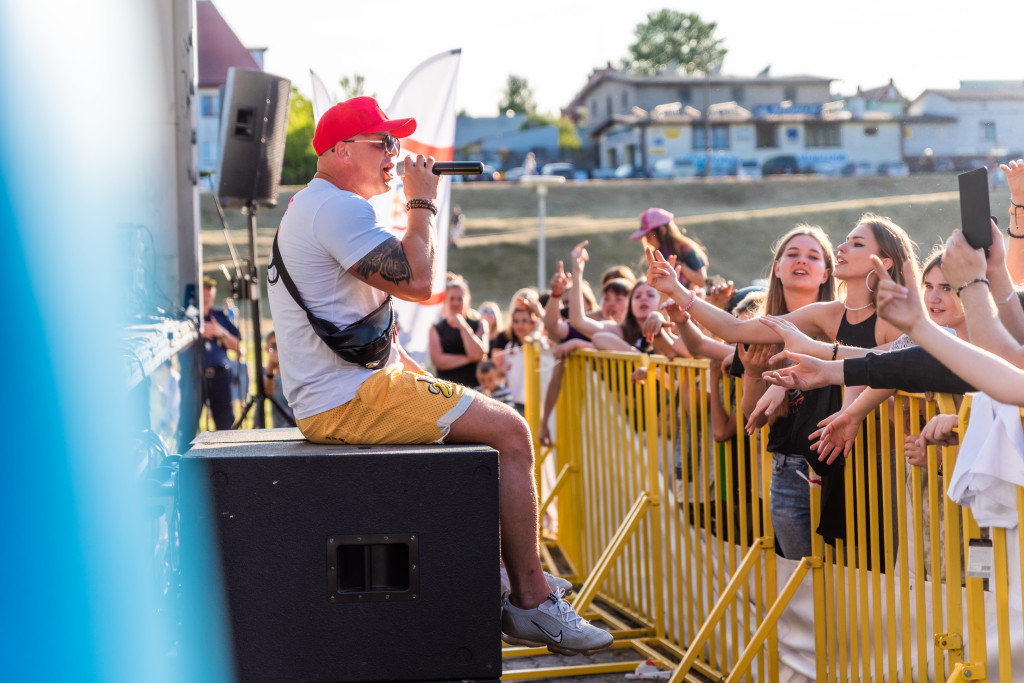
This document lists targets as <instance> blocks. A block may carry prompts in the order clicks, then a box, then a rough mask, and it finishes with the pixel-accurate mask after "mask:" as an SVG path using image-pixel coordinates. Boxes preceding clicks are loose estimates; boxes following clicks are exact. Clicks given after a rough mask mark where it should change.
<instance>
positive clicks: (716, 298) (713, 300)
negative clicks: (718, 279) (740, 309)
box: [706, 280, 736, 311]
mask: <svg viewBox="0 0 1024 683" xmlns="http://www.w3.org/2000/svg"><path fill="white" fill-rule="evenodd" d="M735 293H736V289H735V287H733V282H732V280H729V281H728V282H726V283H725V284H722V285H715V286H714V287H712V288H711V289H710V290H709V291H708V295H707V297H706V298H707V302H708V303H710V304H714V305H715V306H717V307H718V308H721V309H722V310H723V311H724V310H725V307H726V306H728V305H729V299H731V298H732V295H733V294H735Z"/></svg>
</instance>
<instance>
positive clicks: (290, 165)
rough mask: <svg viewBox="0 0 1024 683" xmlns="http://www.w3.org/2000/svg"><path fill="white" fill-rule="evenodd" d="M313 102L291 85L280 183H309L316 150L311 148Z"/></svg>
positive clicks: (313, 169) (314, 126)
mask: <svg viewBox="0 0 1024 683" xmlns="http://www.w3.org/2000/svg"><path fill="white" fill-rule="evenodd" d="M315 129H316V124H315V123H314V121H313V102H312V101H311V100H309V99H307V98H305V97H303V96H302V93H300V92H299V89H298V88H296V87H295V86H292V94H291V97H290V98H289V99H288V133H287V136H286V137H285V141H284V164H283V166H282V167H281V183H282V184H284V185H301V184H304V183H308V182H309V180H310V178H312V177H313V174H314V173H316V152H314V151H313V131H314V130H315Z"/></svg>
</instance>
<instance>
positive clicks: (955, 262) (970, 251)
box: [942, 230, 1003, 289]
mask: <svg viewBox="0 0 1024 683" xmlns="http://www.w3.org/2000/svg"><path fill="white" fill-rule="evenodd" d="M998 241H999V244H1000V249H1002V242H1003V238H1002V236H999V240H998ZM993 244H995V242H993ZM987 268H988V264H987V263H986V262H985V250H984V249H975V248H974V247H972V246H971V245H969V244H968V243H967V238H965V237H964V235H963V233H962V232H960V231H959V230H954V231H953V234H951V235H950V236H949V239H947V240H946V251H945V253H944V254H943V255H942V274H943V275H944V276H945V277H946V281H947V282H948V283H949V284H950V285H951V286H952V287H953V288H954V289H956V288H957V287H959V286H960V285H962V284H964V283H965V282H970V281H971V280H973V279H974V278H978V277H985V271H986V270H987Z"/></svg>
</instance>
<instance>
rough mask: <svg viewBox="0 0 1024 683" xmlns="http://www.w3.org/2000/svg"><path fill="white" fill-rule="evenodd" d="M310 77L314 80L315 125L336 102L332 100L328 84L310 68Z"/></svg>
mask: <svg viewBox="0 0 1024 683" xmlns="http://www.w3.org/2000/svg"><path fill="white" fill-rule="evenodd" d="M309 77H310V79H311V80H312V81H313V125H314V126H315V125H316V123H317V121H319V120H320V117H321V116H323V115H324V112H325V111H327V110H328V109H330V108H331V107H332V106H334V102H331V96H330V95H329V94H328V93H327V86H325V85H324V82H323V81H322V80H320V77H319V76H317V75H316V73H315V72H314V71H313V70H312V69H310V70H309Z"/></svg>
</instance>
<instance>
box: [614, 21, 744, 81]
mask: <svg viewBox="0 0 1024 683" xmlns="http://www.w3.org/2000/svg"><path fill="white" fill-rule="evenodd" d="M717 26H718V24H716V23H715V22H713V21H712V22H705V21H702V20H701V18H700V17H699V16H697V15H696V14H692V13H685V12H676V11H674V10H670V9H663V10H661V11H660V12H651V13H650V14H648V15H647V23H646V24H637V25H636V28H634V29H633V34H634V35H635V36H636V42H635V43H633V44H632V45H630V46H629V56H628V57H626V59H625V60H624V66H625V68H626V69H627V70H629V71H632V72H634V73H641V74H656V73H658V72H660V71H661V70H662V69H664V68H665V67H667V66H671V65H675V66H676V68H678V69H679V70H680V71H682V72H683V73H687V74H694V73H699V74H706V73H709V72H712V71H714V70H715V69H716V68H718V66H719V65H720V64H721V63H722V60H723V59H724V58H725V54H726V52H728V50H726V48H725V47H723V45H722V43H723V41H722V40H721V39H717V38H715V36H714V34H715V28H717Z"/></svg>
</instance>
